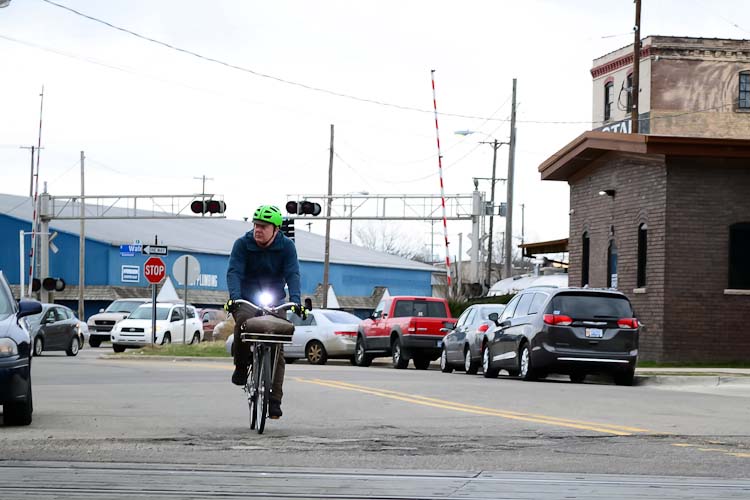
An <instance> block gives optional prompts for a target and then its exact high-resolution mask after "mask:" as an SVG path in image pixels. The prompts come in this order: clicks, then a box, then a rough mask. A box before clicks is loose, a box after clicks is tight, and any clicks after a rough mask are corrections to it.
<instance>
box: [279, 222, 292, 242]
mask: <svg viewBox="0 0 750 500" xmlns="http://www.w3.org/2000/svg"><path fill="white" fill-rule="evenodd" d="M281 234H283V235H284V236H286V237H287V238H289V239H290V240H292V241H294V219H284V220H283V221H282V222H281Z"/></svg>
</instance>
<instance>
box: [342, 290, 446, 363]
mask: <svg viewBox="0 0 750 500" xmlns="http://www.w3.org/2000/svg"><path fill="white" fill-rule="evenodd" d="M455 322H456V320H455V319H454V318H453V317H452V316H451V312H450V308H449V307H448V301H446V300H445V299H440V298H435V297H413V296H409V297H406V296H393V297H386V298H384V299H383V300H381V301H380V303H379V304H378V306H377V307H376V308H375V311H373V313H372V315H371V316H370V317H369V318H368V319H366V320H363V321H362V322H361V323H360V324H359V332H358V334H357V344H356V347H355V348H354V364H355V365H357V366H370V364H371V363H372V359H373V358H376V357H381V356H391V357H393V367H394V368H400V369H404V368H406V367H407V366H408V365H409V360H410V359H413V360H414V367H415V368H416V369H417V370H426V369H427V367H428V366H430V361H434V360H436V359H438V358H439V357H440V353H441V349H442V347H443V337H444V336H445V332H446V330H444V329H451V328H453V326H454V324H455Z"/></svg>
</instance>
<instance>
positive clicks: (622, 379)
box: [615, 367, 635, 385]
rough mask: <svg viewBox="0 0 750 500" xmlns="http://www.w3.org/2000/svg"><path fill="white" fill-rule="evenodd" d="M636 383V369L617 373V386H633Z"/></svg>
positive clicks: (627, 369)
mask: <svg viewBox="0 0 750 500" xmlns="http://www.w3.org/2000/svg"><path fill="white" fill-rule="evenodd" d="M633 382H635V368H630V367H628V368H626V369H625V370H623V371H620V372H617V373H615V384H617V385H633Z"/></svg>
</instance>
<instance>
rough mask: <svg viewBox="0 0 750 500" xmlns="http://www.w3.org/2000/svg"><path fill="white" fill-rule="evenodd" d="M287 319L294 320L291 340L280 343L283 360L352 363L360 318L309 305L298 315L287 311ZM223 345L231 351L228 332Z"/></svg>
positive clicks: (231, 344) (231, 338)
mask: <svg viewBox="0 0 750 500" xmlns="http://www.w3.org/2000/svg"><path fill="white" fill-rule="evenodd" d="M287 319H288V320H289V321H291V322H292V323H293V324H294V335H292V343H291V344H290V345H285V346H284V360H285V361H286V362H287V363H294V362H295V361H297V360H298V359H301V358H306V359H307V361H308V362H309V363H311V364H314V365H324V364H326V363H327V362H328V360H329V359H348V360H349V361H350V362H351V363H354V344H355V339H356V337H357V329H358V327H359V322H360V319H359V318H358V317H357V316H355V315H353V314H351V313H348V312H345V311H338V310H335V309H313V310H311V311H308V313H307V318H306V319H302V318H300V317H299V316H297V315H296V314H294V313H292V312H291V311H289V312H287ZM225 344H226V349H227V352H228V353H229V354H233V353H234V351H233V345H234V336H233V335H229V336H228V338H227V340H226V343H225Z"/></svg>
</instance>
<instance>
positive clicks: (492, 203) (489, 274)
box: [480, 139, 508, 290]
mask: <svg viewBox="0 0 750 500" xmlns="http://www.w3.org/2000/svg"><path fill="white" fill-rule="evenodd" d="M480 144H489V145H490V146H492V179H491V180H490V182H492V187H491V188H490V206H491V207H492V210H491V212H490V231H489V241H488V243H487V280H486V284H487V289H488V290H489V288H490V287H491V286H492V230H493V225H494V222H495V182H496V178H495V177H496V175H495V173H496V167H497V149H498V148H499V147H500V146H502V145H503V144H508V143H507V142H498V141H497V139H495V140H493V141H492V142H481V143H480Z"/></svg>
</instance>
